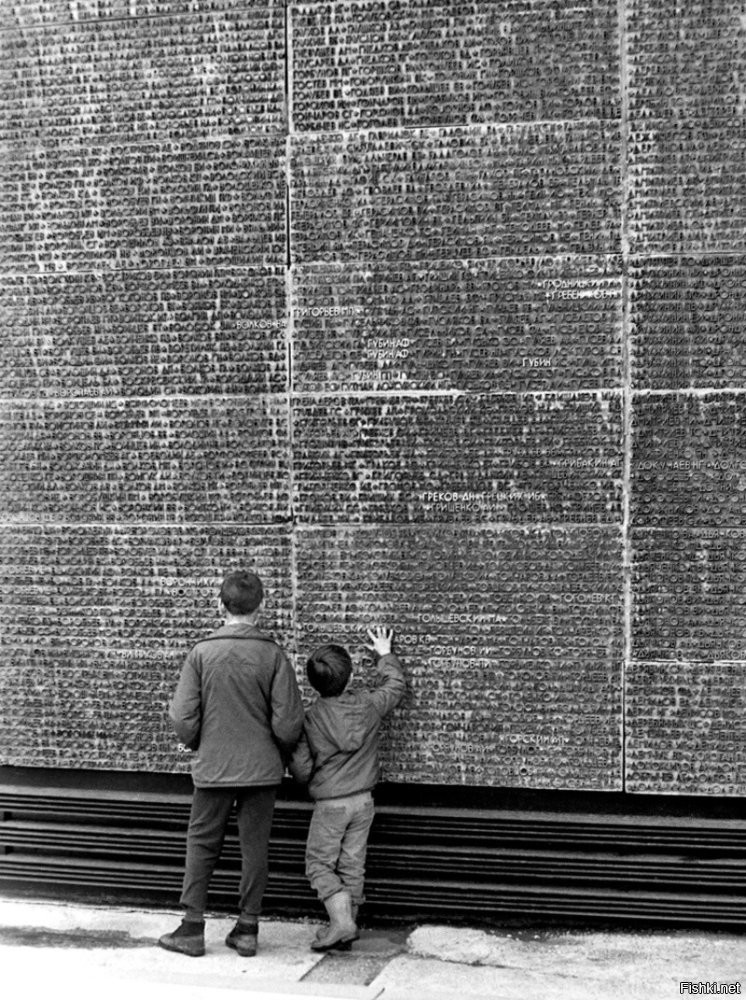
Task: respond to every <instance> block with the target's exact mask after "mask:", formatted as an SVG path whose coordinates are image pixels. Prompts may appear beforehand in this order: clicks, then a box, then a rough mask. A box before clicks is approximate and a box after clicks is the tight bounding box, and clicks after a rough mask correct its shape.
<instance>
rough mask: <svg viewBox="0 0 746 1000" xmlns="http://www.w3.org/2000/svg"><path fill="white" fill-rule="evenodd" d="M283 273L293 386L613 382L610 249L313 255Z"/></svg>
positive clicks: (523, 387) (618, 313) (617, 291)
mask: <svg viewBox="0 0 746 1000" xmlns="http://www.w3.org/2000/svg"><path fill="white" fill-rule="evenodd" d="M293 279H294V280H293V284H294V300H293V328H294V333H293V343H294V357H293V384H294V387H295V388H296V389H299V390H302V391H307V392H313V391H323V390H325V389H328V390H332V391H334V390H342V391H355V390H360V389H375V390H392V389H393V390H400V389H417V390H419V389H469V390H482V391H484V390H487V391H489V390H493V389H499V390H503V391H529V390H542V389H547V390H549V389H558V390H568V389H570V390H572V389H592V388H593V389H595V388H599V387H601V388H618V387H620V385H621V378H622V331H621V322H622V260H621V257H619V256H611V255H610V256H608V257H600V256H599V257H557V258H553V257H543V258H526V259H518V258H512V259H503V260H499V261H498V260H489V261H465V262H464V261H448V262H442V263H441V262H432V263H430V264H427V263H423V264H415V263H402V264H399V265H398V266H395V265H391V264H388V265H376V266H375V267H371V266H366V267H360V266H358V267H355V266H353V265H350V264H346V265H343V264H337V265H331V264H330V265H312V266H307V267H304V266H299V267H298V268H296V269H295V270H294V274H293Z"/></svg>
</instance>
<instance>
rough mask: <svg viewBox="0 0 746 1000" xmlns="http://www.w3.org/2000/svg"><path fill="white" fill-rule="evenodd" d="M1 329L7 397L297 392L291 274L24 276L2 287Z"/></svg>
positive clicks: (0, 361)
mask: <svg viewBox="0 0 746 1000" xmlns="http://www.w3.org/2000/svg"><path fill="white" fill-rule="evenodd" d="M0 323H1V324H2V328H3V331H4V338H3V341H2V343H1V344H0V395H2V396H11V397H12V396H17V397H45V396H46V397H50V396H52V397H54V396H56V397H112V396H152V395H164V396H172V395H204V394H206V393H212V394H218V395H223V396H235V395H236V394H246V393H262V392H281V391H284V390H286V389H287V387H288V372H287V360H286V347H285V326H286V319H285V277H284V273H283V271H282V270H280V269H279V268H275V269H270V268H267V269H262V268H249V269H241V270H238V269H235V270H229V269H217V268H205V269H189V270H180V271H171V270H168V271H107V272H86V273H68V274H54V275H53V274H49V275H46V274H45V275H17V276H14V277H10V278H8V279H7V280H6V281H5V283H4V287H3V288H2V289H0Z"/></svg>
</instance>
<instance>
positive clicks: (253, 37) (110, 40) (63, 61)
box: [0, 4, 285, 145]
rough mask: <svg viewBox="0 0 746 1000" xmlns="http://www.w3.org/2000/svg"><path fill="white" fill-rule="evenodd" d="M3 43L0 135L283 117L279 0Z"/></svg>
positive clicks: (75, 27)
mask: <svg viewBox="0 0 746 1000" xmlns="http://www.w3.org/2000/svg"><path fill="white" fill-rule="evenodd" d="M72 6H75V5H72ZM3 46H4V48H5V50H6V52H8V53H9V58H8V69H7V72H6V73H4V75H3V80H2V82H1V83H0V112H2V123H3V124H2V127H0V140H8V139H10V140H15V141H25V142H31V141H35V142H45V143H48V142H51V141H54V140H60V141H63V142H70V141H72V140H75V139H84V140H85V142H86V144H87V145H93V144H97V143H111V142H119V143H121V142H125V143H132V142H141V141H146V140H159V139H160V140H163V139H175V140H180V139H187V138H208V137H209V138H219V137H226V136H237V135H243V134H246V133H247V132H254V131H263V130H273V131H284V128H285V111H284V108H285V100H284V84H285V19H284V14H283V9H282V6H281V5H280V4H277V5H267V4H261V5H260V4H254V5H250V6H244V9H242V10H240V11H233V12H229V11H226V12H225V13H222V14H218V13H208V12H202V13H195V14H190V15H189V16H184V17H176V18H167V17H159V18H157V19H148V18H146V17H140V18H123V19H121V18H120V19H116V20H111V21H107V20H105V19H98V20H96V21H90V22H87V23H72V24H69V25H61V24H55V25H51V26H50V27H48V28H39V27H34V28H30V29H17V30H15V31H12V32H7V33H6V34H5V35H4V36H3ZM83 67H84V69H83Z"/></svg>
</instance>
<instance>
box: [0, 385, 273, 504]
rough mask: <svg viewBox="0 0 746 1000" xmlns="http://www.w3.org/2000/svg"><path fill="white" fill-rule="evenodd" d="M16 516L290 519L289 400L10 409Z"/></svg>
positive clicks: (6, 491)
mask: <svg viewBox="0 0 746 1000" xmlns="http://www.w3.org/2000/svg"><path fill="white" fill-rule="evenodd" d="M0 421H1V423H2V431H1V433H2V435H3V436H4V438H5V440H6V441H8V442H9V443H8V445H7V447H6V449H5V451H6V466H5V476H4V479H3V481H2V483H1V484H0V504H2V510H3V512H4V517H5V519H6V520H9V519H15V518H18V519H21V520H30V521H38V520H63V521H64V520H74V521H117V522H125V521H131V522H138V521H155V522H158V521H203V522H211V521H236V522H242V523H246V522H271V521H283V520H287V519H288V518H289V516H290V511H289V456H288V407H287V401H286V400H285V399H282V398H275V397H262V398H251V399H245V398H243V399H234V400H228V399H221V398H219V397H218V398H215V397H210V398H206V399H188V398H187V399H183V398H179V399H172V400H163V399H138V400H132V399H130V400H124V399H120V400H113V401H110V402H99V401H97V402H95V403H94V402H92V401H82V402H78V401H67V402H61V401H56V402H51V401H50V402H46V403H32V402H29V403H26V404H25V405H24V404H19V403H14V404H7V405H5V406H2V407H0Z"/></svg>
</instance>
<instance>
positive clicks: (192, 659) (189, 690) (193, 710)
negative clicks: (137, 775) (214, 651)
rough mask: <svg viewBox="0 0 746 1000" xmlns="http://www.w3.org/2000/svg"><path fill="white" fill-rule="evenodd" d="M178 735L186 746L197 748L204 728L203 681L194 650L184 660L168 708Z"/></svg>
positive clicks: (191, 748) (192, 748)
mask: <svg viewBox="0 0 746 1000" xmlns="http://www.w3.org/2000/svg"><path fill="white" fill-rule="evenodd" d="M168 714H169V718H170V719H171V722H172V723H173V727H174V730H175V731H176V735H177V736H178V737H179V739H180V740H181V742H182V743H183V744H184V746H187V747H189V749H190V750H196V749H197V747H198V746H199V736H200V729H201V728H202V683H201V678H200V672H199V658H198V654H197V653H195V652H194V650H192V651H191V652H190V653H189V655H188V656H187V658H186V660H185V661H184V666H183V667H182V670H181V676H180V677H179V683H178V684H177V686H176V693H175V694H174V696H173V698H172V700H171V704H170V705H169V708H168Z"/></svg>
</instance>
